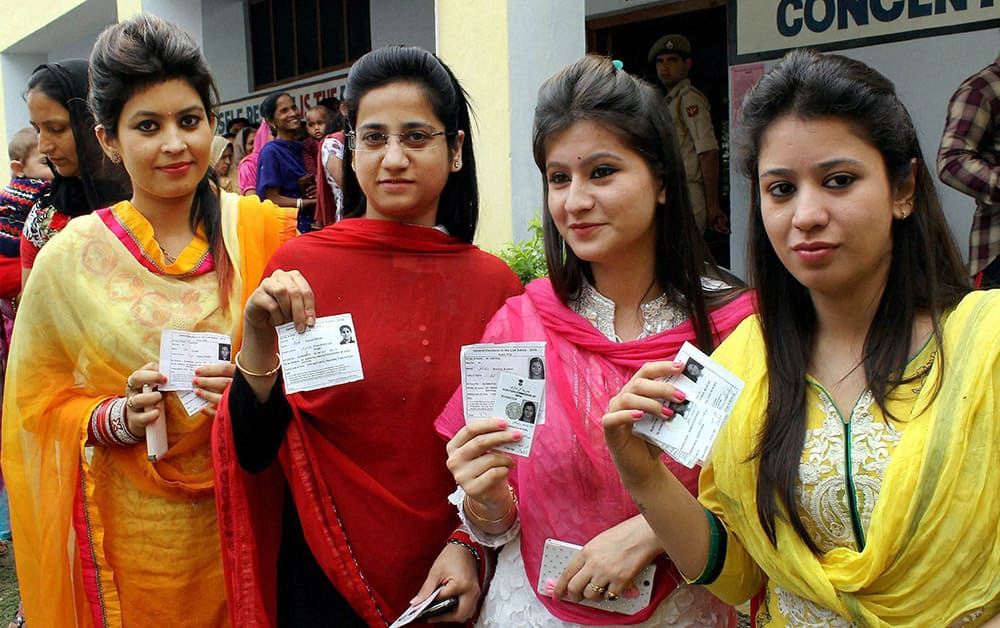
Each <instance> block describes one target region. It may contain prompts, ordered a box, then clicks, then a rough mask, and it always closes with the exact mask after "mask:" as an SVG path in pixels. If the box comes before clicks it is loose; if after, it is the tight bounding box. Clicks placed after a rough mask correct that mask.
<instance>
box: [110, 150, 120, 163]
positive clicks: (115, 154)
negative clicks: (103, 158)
mask: <svg viewBox="0 0 1000 628" xmlns="http://www.w3.org/2000/svg"><path fill="white" fill-rule="evenodd" d="M108 159H110V160H111V163H115V164H120V163H121V162H122V156H121V155H119V154H118V151H116V150H113V151H111V154H110V155H108Z"/></svg>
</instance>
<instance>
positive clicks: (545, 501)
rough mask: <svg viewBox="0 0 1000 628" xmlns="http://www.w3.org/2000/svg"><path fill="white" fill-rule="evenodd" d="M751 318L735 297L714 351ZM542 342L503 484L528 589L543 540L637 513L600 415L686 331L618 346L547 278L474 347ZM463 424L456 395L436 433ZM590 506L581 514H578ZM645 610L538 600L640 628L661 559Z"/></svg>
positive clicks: (585, 536) (659, 592)
mask: <svg viewBox="0 0 1000 628" xmlns="http://www.w3.org/2000/svg"><path fill="white" fill-rule="evenodd" d="M752 311H753V303H752V298H751V296H750V294H749V293H747V294H743V295H741V296H739V297H738V298H736V299H735V300H733V301H732V302H730V303H728V304H726V305H725V306H723V307H720V308H718V309H716V310H715V311H713V312H712V313H711V318H712V325H713V330H714V335H715V339H716V343H718V342H721V341H722V339H724V338H725V337H726V336H728V335H729V334H730V333H731V332H732V331H733V329H735V328H736V326H737V325H738V324H739V323H740V321H742V320H743V319H744V318H746V317H747V316H748V315H750V314H751V313H752ZM527 340H544V341H545V342H546V343H547V344H546V347H545V359H546V369H545V370H546V376H547V381H546V389H545V396H546V400H545V404H546V405H545V407H546V411H545V412H546V415H545V417H546V418H545V423H544V424H543V425H539V426H538V427H536V429H535V437H534V438H535V440H534V444H533V445H532V450H531V456H530V457H529V458H515V461H516V463H517V465H516V467H515V470H514V472H513V473H512V474H511V483H512V485H513V486H514V488H515V490H516V491H517V494H518V499H519V501H520V510H519V512H520V521H521V555H522V557H523V560H524V569H525V574H526V575H527V577H528V580H529V582H530V583H531V587H532V589H533V590H537V587H538V571H539V569H540V567H541V559H542V550H543V546H544V544H545V539H547V538H550V537H552V538H557V539H560V540H563V541H568V542H570V543H576V544H579V545H583V544H586V543H587V542H588V541H590V540H591V539H592V538H594V537H595V536H597V535H598V534H599V533H601V532H603V531H604V530H607V529H608V528H611V527H613V526H615V525H617V524H618V523H621V522H622V521H624V520H626V519H629V518H631V517H633V516H635V515H636V514H638V509H637V508H636V506H635V502H634V501H633V500H632V498H631V496H630V495H629V494H628V492H627V491H626V490H625V489H624V487H622V485H621V482H620V481H619V480H618V473H617V471H616V470H615V466H614V463H613V462H612V461H611V457H610V455H609V454H608V450H607V446H606V445H605V443H604V432H603V429H602V427H601V417H602V416H603V415H604V413H605V412H606V411H607V408H608V402H609V401H610V399H611V397H612V396H614V395H616V394H617V393H618V391H619V390H621V388H622V387H623V386H624V385H625V383H626V382H627V381H628V380H629V378H631V377H632V375H633V374H634V373H635V371H636V370H638V368H639V367H640V366H642V365H643V364H645V363H646V362H651V361H656V360H667V359H671V358H673V356H674V355H676V353H677V351H678V350H679V349H680V347H681V345H682V344H683V343H684V341H685V340H694V328H693V327H692V325H691V323H690V322H685V323H683V324H681V325H679V326H677V327H675V328H673V329H670V330H667V331H665V332H662V333H660V334H656V335H655V336H651V337H648V338H643V339H641V340H635V341H632V342H623V343H617V342H613V341H610V340H608V339H607V338H606V337H604V335H603V334H601V333H600V332H599V331H597V329H596V328H595V327H594V326H593V325H592V324H591V323H590V322H589V321H587V320H586V319H584V318H583V317H581V316H579V315H578V314H576V313H574V312H573V311H572V310H570V309H569V308H568V307H566V306H565V305H564V304H563V303H562V302H561V301H560V300H559V298H558V297H556V295H555V293H554V292H553V291H552V286H551V284H550V283H549V280H548V279H539V280H536V281H534V282H532V283H531V284H530V285H529V286H528V288H527V290H526V291H525V294H524V295H522V296H519V297H514V298H511V299H509V300H508V301H507V303H506V305H505V306H504V307H503V308H502V309H501V310H500V311H499V312H497V314H496V315H495V316H494V317H493V320H492V321H490V324H489V325H488V326H487V328H486V331H485V332H484V334H483V339H482V342H515V341H527ZM463 425H465V417H464V414H463V411H462V395H461V390H458V391H457V392H456V393H455V395H453V396H452V398H451V400H450V401H449V403H448V405H447V406H446V407H445V410H444V411H443V412H442V413H441V415H440V416H439V417H438V419H437V422H436V423H435V427H436V428H437V430H438V433H440V434H441V435H443V436H445V437H447V438H451V437H452V436H454V435H455V433H456V432H458V430H459V429H461V428H462V426H463ZM663 463H664V464H665V465H667V466H668V467H669V468H670V469H671V471H672V472H673V473H674V475H676V476H677V478H678V479H680V480H681V482H683V483H684V485H685V486H686V487H687V488H688V490H690V491H691V493H692V494H696V493H697V486H698V473H699V471H700V469H698V468H695V469H687V468H685V467H683V466H681V465H680V464H678V463H676V462H674V461H673V460H672V459H669V458H667V456H665V455H664V457H663ZM584 505H589V506H584ZM658 563H660V564H659V565H658V569H657V576H656V580H655V583H654V589H653V597H652V601H651V603H650V605H649V606H648V607H646V608H645V609H643V610H642V611H640V612H639V613H637V614H635V615H630V616H625V615H619V614H615V613H610V612H607V611H602V610H598V609H593V608H590V607H587V606H581V605H579V604H572V603H568V602H557V601H554V600H552V598H550V597H547V596H543V595H539V596H538V598H539V600H541V602H542V603H543V604H544V605H545V606H546V608H548V610H549V612H551V613H552V614H553V615H554V616H556V617H558V618H559V619H562V620H563V621H570V622H576V623H580V624H635V623H639V622H642V621H645V620H646V619H648V618H649V616H650V615H651V614H652V613H653V611H655V610H656V607H657V606H658V605H659V603H660V602H662V601H663V600H664V599H665V598H666V597H667V596H668V595H669V594H670V593H671V592H672V591H673V590H674V589H675V587H676V586H677V584H678V583H679V582H681V579H680V576H679V575H678V574H677V572H676V569H674V568H673V565H671V564H670V563H669V562H668V561H667V560H666V559H665V557H664V558H661V559H658Z"/></svg>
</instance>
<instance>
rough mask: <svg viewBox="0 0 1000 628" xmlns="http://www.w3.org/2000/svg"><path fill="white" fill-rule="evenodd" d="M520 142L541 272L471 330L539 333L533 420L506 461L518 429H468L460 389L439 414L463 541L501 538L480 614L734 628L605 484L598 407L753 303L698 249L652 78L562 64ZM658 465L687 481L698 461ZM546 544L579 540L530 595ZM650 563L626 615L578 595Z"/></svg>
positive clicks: (545, 621)
mask: <svg viewBox="0 0 1000 628" xmlns="http://www.w3.org/2000/svg"><path fill="white" fill-rule="evenodd" d="M534 153H535V161H536V163H537V164H538V167H539V169H540V170H541V172H542V175H543V177H544V180H545V197H546V203H547V207H548V212H547V213H546V214H545V218H544V233H545V247H546V256H547V259H548V265H549V274H550V278H548V279H539V280H537V281H535V282H533V283H531V284H530V285H529V286H528V288H527V291H526V293H525V294H524V295H522V296H518V297H514V298H512V299H509V300H508V301H507V304H506V305H505V306H504V307H503V308H502V309H501V310H500V311H499V312H498V313H497V314H496V316H494V318H493V320H492V321H491V322H490V324H489V326H488V327H487V328H486V332H485V335H484V337H483V339H482V341H483V342H492V343H500V342H517V341H545V342H546V347H545V356H546V361H547V364H546V367H545V377H546V388H545V397H544V404H545V422H544V423H542V424H537V425H536V426H535V431H534V437H533V438H534V440H533V443H532V447H531V453H530V456H528V457H516V458H515V457H511V456H508V455H506V454H503V453H500V452H497V451H496V450H495V447H497V446H498V445H501V444H504V443H511V442H514V441H517V440H519V439H520V438H521V434H520V433H519V432H517V431H516V430H513V429H511V428H510V427H509V426H508V425H507V422H506V421H504V420H502V419H485V420H470V421H468V424H467V423H466V419H465V417H464V415H463V411H462V396H461V391H458V392H456V393H455V395H454V396H453V397H452V399H451V401H450V402H449V405H448V406H447V407H446V409H445V411H444V412H443V413H442V414H441V416H440V417H439V418H438V420H437V423H436V427H437V429H438V432H439V433H441V434H442V435H443V436H445V437H447V438H450V439H451V441H450V442H449V443H448V452H449V458H448V466H449V468H450V469H451V471H452V473H453V475H454V477H455V481H456V483H457V484H458V485H459V490H457V491H456V493H455V494H454V495H453V496H452V501H453V502H454V503H455V504H456V505H457V506H458V510H459V514H460V516H461V517H462V519H463V520H464V521H465V522H466V524H467V525H468V526H469V528H470V529H471V532H472V536H473V538H475V539H476V540H478V541H480V542H482V543H483V544H486V545H491V546H494V547H500V548H501V550H500V554H499V558H498V565H497V569H496V574H495V576H494V578H493V581H492V583H491V585H490V588H489V590H488V592H487V594H486V597H485V599H484V600H483V604H482V610H481V613H480V615H479V618H478V624H477V625H480V626H510V625H531V626H573V625H621V624H643V625H650V626H652V625H656V626H664V625H683V626H727V625H731V624H733V623H734V619H735V613H734V611H733V609H732V608H731V607H728V606H726V605H724V604H723V603H721V602H720V601H719V600H718V599H716V598H715V597H713V596H712V595H711V594H710V593H708V591H706V590H705V589H703V588H701V587H690V586H686V585H684V581H683V579H682V578H681V577H680V575H679V574H678V572H677V570H676V569H675V568H674V567H673V566H672V565H671V564H670V563H669V561H668V560H667V559H666V556H665V555H664V554H663V547H662V546H661V544H660V543H659V541H658V540H657V539H656V536H655V535H654V534H653V531H652V530H651V529H650V527H649V525H648V524H646V522H645V521H644V519H643V518H642V516H641V515H640V514H639V511H638V509H637V508H636V506H635V503H634V502H633V501H632V499H631V498H630V497H629V494H628V493H627V492H626V491H625V489H624V488H622V486H621V484H620V483H619V481H618V480H617V477H616V473H615V467H614V464H613V463H612V461H611V458H610V456H609V454H608V451H607V447H606V445H605V443H604V437H603V432H602V428H601V417H602V415H603V414H604V412H605V411H606V410H607V407H608V402H609V400H610V399H611V397H612V395H614V394H616V393H617V391H618V390H620V387H621V386H622V385H623V384H624V383H625V382H627V381H628V379H629V378H630V377H631V376H632V374H633V373H635V371H636V370H637V369H638V368H639V367H640V366H641V365H642V364H643V363H644V361H645V360H646V359H648V358H650V357H652V356H659V359H671V358H673V356H674V355H675V354H676V352H677V351H678V349H679V348H680V346H681V345H682V344H683V343H684V341H691V342H693V343H695V344H696V345H698V346H700V347H701V349H703V350H704V351H711V350H712V348H713V347H714V346H715V345H716V344H718V343H719V342H720V340H721V339H722V338H724V337H725V336H726V335H728V334H729V333H730V332H731V331H732V330H733V329H734V328H735V327H736V325H737V324H738V323H739V322H740V321H741V320H742V319H743V318H745V317H746V316H747V315H749V314H750V312H751V300H750V296H749V294H747V293H743V292H742V291H741V290H740V289H738V288H737V287H735V286H734V285H733V283H734V282H733V281H731V280H727V279H726V278H725V275H724V274H723V273H722V272H721V271H719V269H718V268H716V267H715V265H714V264H713V263H711V262H710V261H707V260H706V254H705V252H704V248H703V244H702V241H701V238H700V236H699V234H698V232H697V229H696V227H695V222H694V215H693V213H692V211H691V207H690V204H689V202H688V197H687V188H686V186H685V183H684V181H685V179H684V171H683V166H682V165H681V157H680V154H679V152H678V148H677V141H676V138H675V136H674V131H673V125H672V123H671V121H670V115H669V113H668V112H667V111H666V109H664V108H663V106H662V102H661V100H660V98H658V96H657V94H656V91H655V90H654V89H653V88H652V87H651V86H649V85H647V84H645V83H643V82H642V81H639V80H637V79H635V78H633V77H632V76H630V75H629V74H627V73H626V72H624V71H622V70H621V69H618V68H617V67H615V65H614V64H612V63H611V61H609V60H607V59H603V58H599V57H585V58H584V59H581V60H580V61H578V62H576V63H574V64H573V65H571V66H569V67H567V68H565V69H564V70H562V71H561V72H560V73H559V74H557V75H556V76H554V77H552V78H551V79H549V80H548V81H547V82H546V83H545V84H544V85H543V86H542V88H541V91H540V93H539V98H538V106H537V108H536V110H535V127H534ZM663 463H664V464H665V465H666V466H668V467H669V468H670V469H671V470H672V471H673V472H674V473H675V474H678V477H683V478H684V481H685V483H686V486H687V487H688V490H690V491H691V492H692V493H694V492H695V489H696V485H697V479H698V469H697V468H695V469H687V468H684V467H682V466H681V465H679V464H677V463H676V462H674V461H673V460H670V459H667V458H666V457H665V456H664V458H663ZM515 496H516V498H515ZM548 538H555V539H559V540H561V541H567V542H570V543H574V544H577V545H582V546H583V550H582V551H580V552H579V553H578V554H576V556H575V557H574V558H573V559H572V560H571V561H570V563H569V564H568V566H567V567H566V569H565V571H564V572H563V573H562V575H561V577H560V578H559V579H558V581H552V582H548V583H546V582H543V583H542V585H543V586H542V588H543V589H544V590H545V592H544V593H536V591H537V590H538V588H539V587H538V585H539V582H538V581H539V569H540V564H541V558H542V553H543V548H544V544H545V540H546V539H548ZM650 563H656V565H657V571H656V576H655V579H654V584H653V593H652V599H651V602H650V604H649V605H647V606H646V607H645V608H643V609H641V610H640V611H638V612H637V613H634V614H632V615H625V614H619V613H613V612H609V611H607V610H601V609H596V608H592V607H589V606H584V605H581V604H579V603H578V602H580V601H581V600H583V599H584V598H586V599H587V600H593V601H599V600H602V599H604V600H611V601H614V600H617V599H618V598H621V597H628V596H630V595H632V594H634V593H635V591H636V590H635V589H634V588H633V579H634V578H636V576H637V574H639V572H640V571H642V570H643V569H644V568H645V567H646V566H647V565H649V564H650ZM442 584H443V585H444V587H445V588H444V590H443V592H442V593H441V594H440V595H439V597H442V596H449V595H459V596H467V595H475V592H470V591H463V590H459V588H458V587H457V585H456V584H454V583H453V582H452V581H451V580H450V579H449V578H448V574H447V573H444V572H443V570H432V571H431V573H430V575H429V576H428V579H427V581H426V582H425V583H424V586H423V588H422V589H421V591H420V592H419V593H418V595H417V596H416V597H415V600H420V599H423V598H424V597H426V595H427V594H429V593H430V592H431V591H432V590H433V589H434V588H435V587H436V586H438V585H442ZM463 607H464V608H467V607H468V605H467V604H466V605H463ZM442 619H451V620H454V619H465V617H457V616H453V615H448V616H444V617H442Z"/></svg>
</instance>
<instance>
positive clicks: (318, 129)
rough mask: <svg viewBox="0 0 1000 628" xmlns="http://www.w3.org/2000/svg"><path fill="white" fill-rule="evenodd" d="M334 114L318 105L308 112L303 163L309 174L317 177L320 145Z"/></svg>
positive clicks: (303, 146)
mask: <svg viewBox="0 0 1000 628" xmlns="http://www.w3.org/2000/svg"><path fill="white" fill-rule="evenodd" d="M331 114H332V112H331V111H330V110H329V109H327V108H326V107H324V106H323V105H320V104H316V105H313V106H312V107H310V108H309V111H306V138H305V139H304V140H302V161H303V162H304V163H305V164H306V170H308V171H309V174H311V175H313V176H316V171H317V168H318V164H319V161H318V159H319V144H320V142H322V141H323V138H324V137H325V136H326V134H327V133H329V131H328V130H327V127H329V125H330V118H331V117H332V116H331Z"/></svg>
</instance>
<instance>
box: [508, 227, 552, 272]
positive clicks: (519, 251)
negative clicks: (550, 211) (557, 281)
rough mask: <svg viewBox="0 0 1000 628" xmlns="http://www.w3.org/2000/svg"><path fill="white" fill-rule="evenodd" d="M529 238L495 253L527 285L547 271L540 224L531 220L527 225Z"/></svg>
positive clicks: (509, 244) (511, 243)
mask: <svg viewBox="0 0 1000 628" xmlns="http://www.w3.org/2000/svg"><path fill="white" fill-rule="evenodd" d="M528 232H529V233H530V234H531V236H530V237H529V238H528V239H527V240H523V241H521V242H508V243H507V244H505V245H504V247H503V249H501V250H500V251H499V252H498V253H497V257H499V258H500V259H502V260H503V261H505V262H507V265H508V266H510V269H511V270H513V271H514V273H515V274H516V275H517V276H518V277H520V278H521V283H523V284H525V285H527V283H528V282H529V281H531V280H532V279H537V278H539V277H545V276H546V275H548V273H549V269H548V268H547V267H546V266H545V244H544V240H543V238H542V222H541V221H540V220H539V219H538V218H533V219H532V220H531V222H529V223H528Z"/></svg>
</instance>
